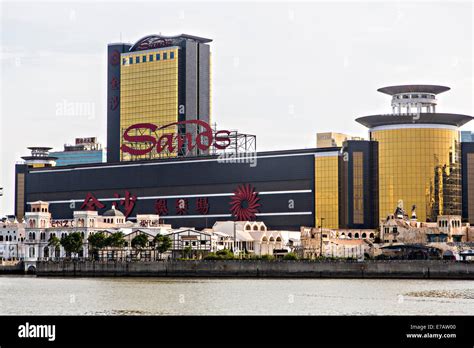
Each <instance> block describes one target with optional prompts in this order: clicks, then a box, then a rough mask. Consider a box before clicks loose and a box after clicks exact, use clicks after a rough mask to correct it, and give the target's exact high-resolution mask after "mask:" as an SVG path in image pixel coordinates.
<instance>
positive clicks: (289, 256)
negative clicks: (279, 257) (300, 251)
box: [283, 253, 298, 260]
mask: <svg viewBox="0 0 474 348" xmlns="http://www.w3.org/2000/svg"><path fill="white" fill-rule="evenodd" d="M283 260H298V255H296V254H295V253H288V254H286V255H285V256H283Z"/></svg>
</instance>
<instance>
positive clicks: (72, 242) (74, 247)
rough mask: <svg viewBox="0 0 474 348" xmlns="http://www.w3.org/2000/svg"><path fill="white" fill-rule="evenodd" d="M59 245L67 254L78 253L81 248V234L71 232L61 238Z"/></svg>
mask: <svg viewBox="0 0 474 348" xmlns="http://www.w3.org/2000/svg"><path fill="white" fill-rule="evenodd" d="M60 243H61V245H62V246H63V248H64V250H65V251H66V253H67V254H78V253H79V252H80V251H81V250H82V244H83V243H82V235H81V234H80V233H79V232H73V233H70V234H68V235H67V236H65V237H63V238H61V242H60Z"/></svg>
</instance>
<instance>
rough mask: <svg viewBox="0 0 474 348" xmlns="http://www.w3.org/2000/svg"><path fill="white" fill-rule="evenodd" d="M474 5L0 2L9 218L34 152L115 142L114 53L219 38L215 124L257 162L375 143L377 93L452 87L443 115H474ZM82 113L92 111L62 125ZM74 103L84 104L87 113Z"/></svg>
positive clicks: (1, 122)
mask: <svg viewBox="0 0 474 348" xmlns="http://www.w3.org/2000/svg"><path fill="white" fill-rule="evenodd" d="M472 16H473V6H472V3H471V2H468V1H465V2H453V1H451V2H449V3H448V2H447V1H445V2H440V1H437V2H432V1H419V2H408V1H401V2H395V1H387V2H361V1H351V2H333V1H331V2H323V1H317V2H302V3H293V2H292V3H285V2H278V3H276V2H232V3H229V2H227V3H225V4H224V3H219V2H192V3H187V2H177V3H176V2H169V3H168V2H156V1H155V2H144V3H137V2H103V3H97V2H94V3H92V2H86V1H82V2H67V3H59V2H38V1H35V2H5V1H2V2H1V13H0V22H1V28H0V32H1V33H0V35H1V37H0V59H1V65H0V67H1V71H0V81H1V83H0V87H1V92H0V95H1V100H0V104H1V109H0V111H1V115H0V137H1V141H0V163H1V170H0V187H2V186H3V187H4V196H3V197H2V198H0V215H3V214H11V213H13V206H14V165H15V162H16V161H19V160H20V157H21V156H24V155H26V154H28V151H27V150H26V147H27V146H39V145H42V146H51V147H53V148H55V149H61V148H62V146H63V144H64V143H71V142H73V140H74V138H75V137H89V136H97V137H98V138H99V140H100V141H101V142H102V143H103V144H105V141H106V127H107V124H106V64H107V59H106V48H107V43H109V42H118V41H120V40H121V39H122V41H124V42H131V43H133V42H135V41H137V40H138V39H140V38H141V37H143V36H145V35H148V34H159V33H161V34H163V35H175V34H181V33H186V34H191V35H197V36H203V37H207V38H211V39H213V40H214V41H213V42H212V43H211V50H212V54H213V66H212V68H213V70H212V75H213V98H212V100H213V114H212V117H213V120H214V121H216V122H217V123H218V127H219V128H221V129H239V130H240V131H241V132H247V133H253V134H256V135H257V145H258V150H260V151H261V150H273V149H291V148H305V147H314V146H315V142H316V136H315V135H316V133H317V132H324V131H338V132H345V133H349V134H353V135H359V136H365V137H366V136H367V131H366V129H365V128H364V127H363V126H361V125H359V124H357V123H356V122H355V121H354V119H355V118H356V117H358V116H363V115H370V114H375V113H389V112H391V108H390V97H388V96H386V95H383V94H380V93H378V92H377V91H376V89H377V88H379V87H383V86H389V85H396V84H411V83H425V84H441V85H446V86H449V87H451V88H452V90H451V91H450V92H447V93H445V94H442V95H440V96H439V105H438V109H437V111H439V112H443V111H444V112H454V113H464V114H474V110H473V101H472V100H473V97H472V96H473V78H472V70H473V61H472V49H473V42H472V40H473V35H472V33H473V26H472V25H473V21H472ZM64 102H66V103H78V104H81V103H82V104H81V105H87V106H88V107H89V108H91V110H92V108H93V114H92V113H89V114H87V113H83V114H81V113H80V112H76V114H75V115H65V114H64V113H61V105H63V104H64ZM78 104H76V105H78ZM463 129H467V130H474V123H473V124H470V125H467V126H465V127H464V128H463Z"/></svg>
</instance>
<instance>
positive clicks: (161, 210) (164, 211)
mask: <svg viewBox="0 0 474 348" xmlns="http://www.w3.org/2000/svg"><path fill="white" fill-rule="evenodd" d="M155 213H157V214H158V215H168V205H167V203H166V199H157V200H156V202H155Z"/></svg>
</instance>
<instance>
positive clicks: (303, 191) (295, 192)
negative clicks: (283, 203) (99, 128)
mask: <svg viewBox="0 0 474 348" xmlns="http://www.w3.org/2000/svg"><path fill="white" fill-rule="evenodd" d="M312 192H313V190H290V191H262V192H259V193H258V194H259V195H284V194H298V193H312ZM233 195H234V193H202V194H192V195H171V196H145V197H138V200H140V201H141V200H149V199H168V198H195V197H230V196H233ZM98 199H99V200H100V201H104V202H110V201H116V200H117V199H118V198H115V197H114V198H98ZM83 201H84V199H67V200H60V201H48V203H49V204H64V203H73V202H74V203H76V202H83ZM35 202H37V201H35ZM31 203H34V202H26V204H31ZM208 216H210V215H208Z"/></svg>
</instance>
